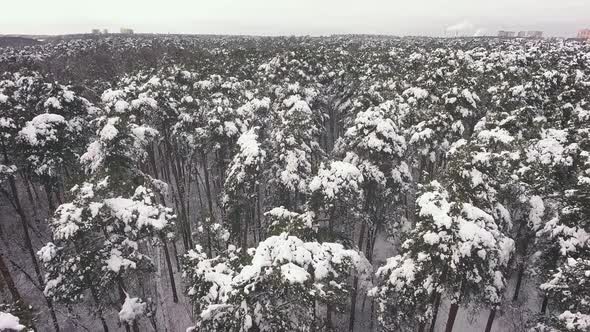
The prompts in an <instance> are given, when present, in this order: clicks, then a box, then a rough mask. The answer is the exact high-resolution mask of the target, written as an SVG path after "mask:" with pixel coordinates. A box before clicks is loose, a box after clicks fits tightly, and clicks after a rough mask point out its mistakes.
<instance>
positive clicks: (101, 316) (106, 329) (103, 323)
mask: <svg viewBox="0 0 590 332" xmlns="http://www.w3.org/2000/svg"><path fill="white" fill-rule="evenodd" d="M90 294H92V298H93V299H94V302H95V303H96V307H97V311H98V318H99V319H100V323H101V324H102V329H103V331H104V332H109V326H108V325H107V322H106V321H105V319H104V316H103V314H102V309H101V308H100V301H99V300H98V295H97V294H96V290H95V289H94V287H90Z"/></svg>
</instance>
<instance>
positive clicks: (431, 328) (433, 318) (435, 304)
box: [429, 293, 441, 332]
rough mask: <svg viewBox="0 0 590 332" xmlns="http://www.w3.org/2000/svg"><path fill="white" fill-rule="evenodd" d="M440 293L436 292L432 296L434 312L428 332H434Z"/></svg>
mask: <svg viewBox="0 0 590 332" xmlns="http://www.w3.org/2000/svg"><path fill="white" fill-rule="evenodd" d="M440 298H441V295H440V293H436V295H435V297H434V307H433V309H434V312H433V313H432V323H431V324H430V330H429V331H430V332H434V328H435V327H436V319H437V318H438V309H439V308H440Z"/></svg>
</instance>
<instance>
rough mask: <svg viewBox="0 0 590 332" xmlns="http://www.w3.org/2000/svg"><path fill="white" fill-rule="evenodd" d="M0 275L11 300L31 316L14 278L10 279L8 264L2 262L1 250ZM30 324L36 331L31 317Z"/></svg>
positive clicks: (0, 254)
mask: <svg viewBox="0 0 590 332" xmlns="http://www.w3.org/2000/svg"><path fill="white" fill-rule="evenodd" d="M0 276H1V278H0V279H2V280H4V284H5V285H6V287H7V288H8V292H9V293H10V295H11V296H12V301H13V302H14V303H17V304H18V305H20V306H22V307H23V308H26V313H27V316H29V317H30V316H32V315H31V312H30V310H29V308H28V306H27V305H26V304H25V301H24V300H23V298H22V296H21V294H20V292H19V291H18V288H16V284H15V283H14V279H12V275H11V274H10V270H8V266H6V263H5V262H4V254H2V253H1V252H0ZM1 285H2V284H1V283H0V286H1ZM30 324H31V327H32V328H33V330H34V331H37V329H36V328H35V326H34V325H33V322H32V319H31V322H30Z"/></svg>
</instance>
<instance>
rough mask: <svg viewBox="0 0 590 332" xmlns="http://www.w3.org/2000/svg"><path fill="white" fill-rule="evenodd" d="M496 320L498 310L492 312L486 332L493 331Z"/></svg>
mask: <svg viewBox="0 0 590 332" xmlns="http://www.w3.org/2000/svg"><path fill="white" fill-rule="evenodd" d="M494 318H496V308H494V309H492V310H490V315H489V316H488V323H487V324H486V330H485V332H490V331H492V325H494Z"/></svg>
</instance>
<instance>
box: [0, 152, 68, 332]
mask: <svg viewBox="0 0 590 332" xmlns="http://www.w3.org/2000/svg"><path fill="white" fill-rule="evenodd" d="M2 152H3V155H4V162H5V163H6V164H7V165H9V164H10V163H9V160H8V153H7V152H6V145H5V144H4V141H2ZM8 184H9V186H10V190H11V191H12V196H13V199H14V207H15V209H16V213H17V214H18V215H19V217H20V220H21V225H22V227H23V234H24V237H25V238H24V240H25V246H26V247H27V251H28V252H29V256H31V260H32V261H33V268H34V269H35V273H36V275H37V280H38V281H39V286H40V287H41V288H44V287H45V282H44V280H43V275H42V274H41V270H40V269H39V263H38V262H37V256H36V254H35V250H34V249H33V243H32V241H31V235H30V233H29V221H28V218H27V215H26V214H25V211H24V210H23V208H22V205H21V203H20V199H19V196H18V189H17V188H16V182H15V181H14V177H13V176H9V177H8ZM44 297H45V301H46V302H47V307H48V308H49V314H50V315H51V320H52V322H53V328H54V329H55V331H56V332H59V330H60V329H59V323H58V322H57V316H56V314H55V309H54V308H53V301H51V299H50V298H48V297H47V296H44Z"/></svg>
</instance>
